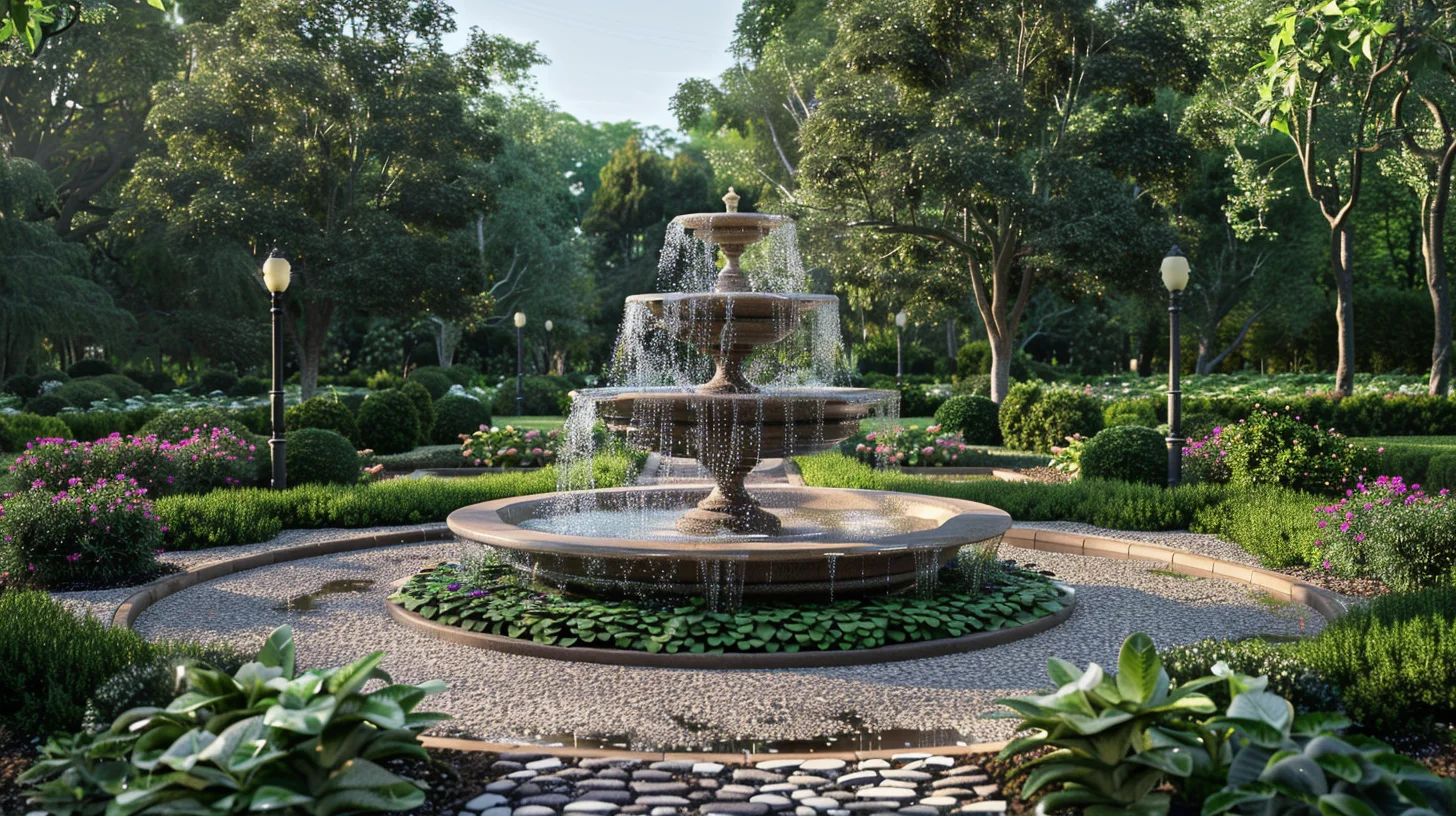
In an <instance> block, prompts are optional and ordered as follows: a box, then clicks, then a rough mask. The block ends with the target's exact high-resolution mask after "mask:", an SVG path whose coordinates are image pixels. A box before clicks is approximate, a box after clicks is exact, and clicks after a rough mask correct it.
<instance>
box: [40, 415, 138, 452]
mask: <svg viewBox="0 0 1456 816" xmlns="http://www.w3.org/2000/svg"><path fill="white" fill-rule="evenodd" d="M161 413H162V412H161V411H160V410H159V409H156V408H139V409H137V410H135V411H95V412H92V413H77V412H72V413H65V414H60V415H59V416H58V417H57V419H59V420H61V421H62V422H64V423H65V424H66V427H67V428H69V429H70V432H69V433H68V434H64V436H67V437H69V438H71V439H76V440H80V441H82V442H93V441H95V440H97V439H100V438H102V437H105V436H111V435H112V434H114V433H119V434H121V435H122V436H127V435H129V434H134V433H136V432H137V431H138V430H139V429H140V428H141V427H142V426H143V425H145V424H146V423H148V422H150V421H151V420H152V419H154V418H155V417H157V416H158V415H159V414H161ZM21 447H24V446H23V445H22V446H21Z"/></svg>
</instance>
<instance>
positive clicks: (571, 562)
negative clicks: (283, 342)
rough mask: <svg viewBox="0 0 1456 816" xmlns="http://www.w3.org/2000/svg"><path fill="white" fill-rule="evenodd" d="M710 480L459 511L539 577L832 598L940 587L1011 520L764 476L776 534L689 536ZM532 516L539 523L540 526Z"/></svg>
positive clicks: (597, 584) (975, 508)
mask: <svg viewBox="0 0 1456 816" xmlns="http://www.w3.org/2000/svg"><path fill="white" fill-rule="evenodd" d="M709 491H710V487H709V486H704V485H683V486H652V487H626V488H616V489H610V490H591V491H581V492H576V493H569V494H556V495H547V496H522V497H513V498H508V499H499V500H496V501H491V502H484V503H481V504H475V505H471V506H469V507H464V508H461V509H460V510H456V511H455V512H454V513H451V514H450V517H449V519H448V523H449V526H450V529H451V530H452V531H453V532H454V533H455V534H456V535H458V536H460V537H461V538H464V539H467V540H470V541H476V542H480V543H483V544H487V545H489V546H491V547H494V548H496V549H497V550H498V551H499V552H500V553H501V555H502V557H503V559H504V560H506V561H507V562H508V563H510V564H511V565H512V566H514V567H515V568H516V569H518V570H520V571H522V572H525V573H528V574H530V575H531V576H532V577H533V578H535V579H537V580H541V581H544V582H546V583H550V584H554V585H556V586H560V587H562V588H564V589H566V590H567V591H574V592H581V593H583V594H589V595H593V596H603V595H621V596H638V597H661V596H699V597H702V596H707V597H709V598H710V599H711V598H716V597H719V596H723V597H725V598H726V600H727V602H728V603H729V604H730V605H731V604H733V603H737V602H739V601H742V600H747V599H774V598H777V599H785V598H791V599H793V600H800V601H825V600H832V599H834V598H841V597H852V596H864V595H884V594H893V593H898V592H905V591H908V590H911V589H914V588H916V587H917V585H919V586H920V588H921V589H922V590H923V589H925V588H926V586H925V585H926V584H927V583H928V584H930V586H931V587H932V588H933V583H934V580H935V576H936V574H937V573H938V571H939V569H940V568H941V567H943V566H945V565H946V564H947V563H949V562H950V561H951V559H952V558H954V557H955V555H956V553H957V552H958V551H959V550H960V549H961V548H962V547H964V546H967V545H979V546H980V547H981V548H983V549H986V548H994V546H995V545H996V544H997V543H998V542H999V540H1000V538H1001V536H1002V534H1004V533H1005V532H1006V530H1008V529H1009V528H1010V526H1011V517H1010V516H1008V515H1007V514H1006V513H1005V512H1003V511H1001V510H998V509H996V508H994V507H990V506H988V505H984V504H979V503H977V502H969V501H961V500H958V499H947V498H940V497H934V496H922V495H917V494H905V493H889V492H884V491H868V490H845V489H836V488H810V487H794V486H772V487H762V488H756V489H755V491H754V493H755V496H756V497H757V498H758V500H759V502H760V504H761V506H762V508H763V509H764V510H765V511H767V512H768V513H771V514H773V515H774V516H776V517H778V518H779V520H780V521H781V522H782V529H781V530H779V531H778V532H777V533H776V534H773V535H737V534H727V533H725V534H721V535H716V536H708V537H689V536H684V535H682V534H681V533H678V532H677V530H676V529H675V528H674V526H673V523H672V519H673V518H674V517H675V516H677V515H679V514H681V513H682V511H684V510H687V509H689V508H693V507H694V506H695V505H697V503H698V502H700V501H701V500H703V499H704V498H705V497H706V496H707V495H708V493H709ZM533 527H534V528H535V529H533Z"/></svg>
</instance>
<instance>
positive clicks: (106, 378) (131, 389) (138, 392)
mask: <svg viewBox="0 0 1456 816" xmlns="http://www.w3.org/2000/svg"><path fill="white" fill-rule="evenodd" d="M72 382H73V383H74V382H75V380H72ZM87 382H98V383H101V384H102V385H104V386H106V387H107V388H110V389H111V390H112V391H115V392H116V396H118V397H120V398H121V399H124V400H129V399H131V398H132V397H146V396H150V395H151V392H150V391H148V390H147V388H146V386H144V385H142V384H141V383H139V382H137V381H136V380H133V379H132V378H131V377H128V376H126V375H125V374H102V375H101V376H99V377H92V378H91V379H90V380H87Z"/></svg>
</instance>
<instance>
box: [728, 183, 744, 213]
mask: <svg viewBox="0 0 1456 816" xmlns="http://www.w3.org/2000/svg"><path fill="white" fill-rule="evenodd" d="M740 198H742V196H740V195H738V194H737V193H735V192H733V188H732V187H729V188H728V194H727V195H725V196H723V203H724V204H726V205H728V212H731V213H736V212H738V199H740Z"/></svg>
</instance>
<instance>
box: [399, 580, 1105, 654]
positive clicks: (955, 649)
mask: <svg viewBox="0 0 1456 816" xmlns="http://www.w3.org/2000/svg"><path fill="white" fill-rule="evenodd" d="M1060 588H1061V589H1062V591H1063V592H1064V593H1065V594H1064V595H1063V596H1062V601H1063V604H1064V605H1063V606H1062V608H1061V609H1060V610H1058V611H1056V612H1053V613H1052V614H1050V615H1047V616H1046V617H1043V618H1037V619H1036V620H1034V621H1032V622H1031V623H1024V624H1021V625H1020V626H1012V627H1010V628H1007V629H996V630H994V631H990V632H972V633H971V634H969V635H962V636H961V637H958V638H941V639H939V640H927V641H920V642H916V643H892V644H890V645H888V646H879V647H876V648H874V649H849V650H844V651H818V652H772V653H770V652H751V653H733V654H682V653H678V654H667V653H663V652H659V653H656V654H654V653H652V652H638V651H629V650H626V649H596V648H592V647H582V646H551V645H548V644H545V643H536V642H534V641H530V640H522V639H520V638H513V637H506V636H504V635H492V634H489V633H486V632H472V631H470V630H468V629H462V628H460V627H458V626H450V625H447V624H443V623H437V622H435V621H432V620H430V619H428V618H426V617H424V616H422V615H420V614H419V613H417V612H411V611H409V610H408V609H405V608H404V607H402V606H400V605H399V604H397V603H393V602H386V605H387V607H388V609H389V616H390V617H392V618H394V619H395V621H396V622H398V623H400V624H403V625H405V626H408V627H410V628H411V629H416V630H419V631H421V632H424V633H425V634H427V635H429V636H430V637H434V638H438V639H440V640H445V641H449V642H451V643H459V644H461V645H463V646H472V647H474V648H477V649H489V650H490V651H494V652H504V653H506V654H514V655H521V656H524V657H539V658H545V659H547V660H564V661H568V662H573V663H596V664H599V665H605V666H645V667H649V668H659V669H696V670H724V669H737V670H749V669H822V668H831V667H836V666H864V665H872V664H878V663H898V662H901V661H905V660H921V659H924V658H928V657H944V656H945V655H950V654H959V653H961V652H970V651H974V650H976V649H987V648H990V647H992V646H1000V645H1002V644H1004V643H1011V642H1013V641H1017V640H1021V639H1022V638H1028V637H1031V636H1032V635H1035V634H1039V633H1041V632H1045V631H1046V630H1048V629H1051V628H1052V627H1054V626H1059V625H1061V624H1062V623H1063V622H1065V621H1066V620H1067V618H1070V617H1071V616H1072V613H1073V612H1075V611H1076V607H1077V595H1076V592H1075V591H1074V590H1073V589H1072V588H1071V587H1068V586H1061V587H1060Z"/></svg>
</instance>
